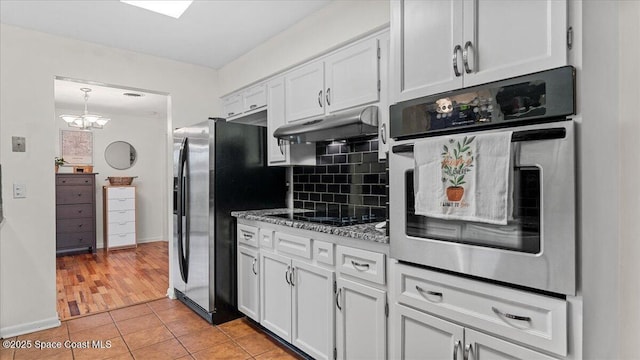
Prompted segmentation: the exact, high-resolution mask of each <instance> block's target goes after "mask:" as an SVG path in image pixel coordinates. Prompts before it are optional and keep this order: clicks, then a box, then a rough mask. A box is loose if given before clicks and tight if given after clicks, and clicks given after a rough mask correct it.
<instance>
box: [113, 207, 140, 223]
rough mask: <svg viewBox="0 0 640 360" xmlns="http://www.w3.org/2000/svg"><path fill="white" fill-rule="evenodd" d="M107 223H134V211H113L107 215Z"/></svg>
mask: <svg viewBox="0 0 640 360" xmlns="http://www.w3.org/2000/svg"><path fill="white" fill-rule="evenodd" d="M107 217H108V218H109V220H108V221H109V223H121V222H127V221H136V211H135V210H113V211H109V212H108V213H107Z"/></svg>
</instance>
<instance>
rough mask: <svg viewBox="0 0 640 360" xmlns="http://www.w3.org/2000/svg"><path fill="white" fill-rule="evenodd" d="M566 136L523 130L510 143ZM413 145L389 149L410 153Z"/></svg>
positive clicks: (557, 132)
mask: <svg viewBox="0 0 640 360" xmlns="http://www.w3.org/2000/svg"><path fill="white" fill-rule="evenodd" d="M566 136H567V129H565V128H563V127H562V128H552V129H541V130H523V131H514V132H513V134H511V142H521V141H535V140H554V139H564V138H565V137H566ZM413 145H414V144H402V145H395V146H393V147H392V148H391V151H393V153H394V154H400V153H412V152H413Z"/></svg>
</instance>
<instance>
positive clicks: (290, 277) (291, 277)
mask: <svg viewBox="0 0 640 360" xmlns="http://www.w3.org/2000/svg"><path fill="white" fill-rule="evenodd" d="M295 272H296V268H295V267H293V266H292V267H291V271H290V272H289V284H291V286H296V284H295V283H294V282H293V276H294V275H295Z"/></svg>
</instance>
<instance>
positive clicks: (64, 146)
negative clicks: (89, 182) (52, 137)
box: [60, 130, 93, 166]
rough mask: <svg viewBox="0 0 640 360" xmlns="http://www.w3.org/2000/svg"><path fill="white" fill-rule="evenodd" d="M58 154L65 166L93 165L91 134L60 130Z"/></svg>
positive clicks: (89, 132) (88, 132)
mask: <svg viewBox="0 0 640 360" xmlns="http://www.w3.org/2000/svg"><path fill="white" fill-rule="evenodd" d="M60 152H61V153H62V158H64V160H65V161H66V163H65V166H74V165H93V133H92V132H91V131H71V130H60Z"/></svg>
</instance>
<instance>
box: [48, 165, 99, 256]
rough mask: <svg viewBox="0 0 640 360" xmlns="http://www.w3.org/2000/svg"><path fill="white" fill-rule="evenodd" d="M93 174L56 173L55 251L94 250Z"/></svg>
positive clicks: (94, 208)
mask: <svg viewBox="0 0 640 360" xmlns="http://www.w3.org/2000/svg"><path fill="white" fill-rule="evenodd" d="M95 175H96V174H56V254H58V255H60V254H64V253H67V252H71V251H76V250H85V249H87V250H89V252H94V253H95V252H96V191H95Z"/></svg>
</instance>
